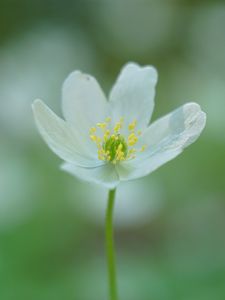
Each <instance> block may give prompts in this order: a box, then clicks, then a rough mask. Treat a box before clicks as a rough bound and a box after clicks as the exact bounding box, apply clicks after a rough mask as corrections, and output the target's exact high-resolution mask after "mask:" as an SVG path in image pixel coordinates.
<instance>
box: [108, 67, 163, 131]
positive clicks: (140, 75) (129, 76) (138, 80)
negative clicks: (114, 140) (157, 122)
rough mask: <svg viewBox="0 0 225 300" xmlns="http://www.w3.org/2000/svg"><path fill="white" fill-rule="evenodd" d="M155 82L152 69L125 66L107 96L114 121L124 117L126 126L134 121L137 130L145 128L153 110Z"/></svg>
mask: <svg viewBox="0 0 225 300" xmlns="http://www.w3.org/2000/svg"><path fill="white" fill-rule="evenodd" d="M156 82H157V71H156V69H155V68H154V67H152V66H145V67H140V66H139V65H137V64H134V63H128V64H127V65H125V67H124V68H123V69H122V71H121V73H120V75H119V77H118V79H117V81H116V83H115V85H114V86H113V88H112V90H111V93H110V96H109V101H110V105H111V108H112V117H113V119H114V121H118V120H119V119H120V118H121V117H124V118H125V120H124V121H125V122H126V124H128V123H131V122H132V121H134V120H135V119H136V120H137V121H138V124H137V125H138V128H140V129H143V128H145V127H146V126H147V125H148V124H149V121H150V118H151V115H152V112H153V109H154V96H155V85H156Z"/></svg>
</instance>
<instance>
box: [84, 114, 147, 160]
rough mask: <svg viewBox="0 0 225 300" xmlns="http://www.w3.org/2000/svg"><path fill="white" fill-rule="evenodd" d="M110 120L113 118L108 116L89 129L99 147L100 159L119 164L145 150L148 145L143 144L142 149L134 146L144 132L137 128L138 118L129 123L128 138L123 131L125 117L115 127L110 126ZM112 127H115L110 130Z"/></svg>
mask: <svg viewBox="0 0 225 300" xmlns="http://www.w3.org/2000/svg"><path fill="white" fill-rule="evenodd" d="M110 122H111V118H110V117H107V118H106V119H105V122H101V123H97V124H96V126H94V127H91V128H90V130H89V134H90V135H89V136H90V139H91V140H92V141H93V142H94V143H95V144H96V147H97V149H98V150H97V154H98V159H99V160H103V161H107V162H109V163H112V164H117V163H119V162H121V161H124V160H127V159H134V158H135V157H136V155H137V153H140V152H143V151H145V149H146V148H147V146H146V145H143V146H142V147H141V148H140V149H135V148H134V145H135V144H136V143H137V142H138V138H139V136H140V135H141V134H142V132H141V131H140V130H138V131H137V130H135V128H136V126H137V121H136V120H134V121H133V122H131V123H130V124H129V125H128V129H129V131H130V133H129V135H128V137H127V138H125V137H124V136H123V134H122V133H121V129H122V127H123V122H124V119H123V118H120V120H119V122H116V123H115V126H114V127H111V126H110V127H109V123H110ZM110 128H113V130H110ZM99 130H100V131H101V132H99ZM98 132H99V135H98Z"/></svg>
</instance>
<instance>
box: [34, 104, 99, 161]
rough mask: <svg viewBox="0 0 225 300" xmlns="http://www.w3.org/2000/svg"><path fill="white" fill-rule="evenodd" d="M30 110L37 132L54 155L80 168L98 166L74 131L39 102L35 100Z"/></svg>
mask: <svg viewBox="0 0 225 300" xmlns="http://www.w3.org/2000/svg"><path fill="white" fill-rule="evenodd" d="M32 108H33V113H34V117H35V121H36V124H37V127H38V129H39V132H40V134H41V135H42V137H43V139H44V140H45V142H46V143H47V144H48V146H49V147H50V148H51V150H52V151H53V152H54V153H56V154H57V155H58V156H59V157H60V158H62V159H63V160H65V161H67V162H71V163H74V164H77V165H80V166H88V167H91V166H96V165H98V164H99V162H98V161H97V160H95V159H94V157H92V156H91V153H90V152H89V149H88V148H87V147H86V145H85V144H82V140H80V139H79V138H78V136H77V135H76V133H75V131H74V130H73V129H72V128H71V127H70V126H69V125H68V124H67V123H66V122H65V121H64V120H62V119H61V118H59V117H58V116H57V115H56V114H55V113H54V112H53V111H52V110H50V109H49V108H48V107H47V106H46V105H45V104H44V103H43V102H42V101H41V100H38V99H37V100H35V101H34V103H33V104H32Z"/></svg>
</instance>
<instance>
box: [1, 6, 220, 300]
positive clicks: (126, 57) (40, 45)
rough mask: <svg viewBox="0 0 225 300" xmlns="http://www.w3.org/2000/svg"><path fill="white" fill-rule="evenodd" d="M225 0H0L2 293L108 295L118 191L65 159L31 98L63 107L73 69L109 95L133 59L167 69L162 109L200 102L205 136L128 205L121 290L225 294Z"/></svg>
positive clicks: (127, 293)
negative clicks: (109, 227)
mask: <svg viewBox="0 0 225 300" xmlns="http://www.w3.org/2000/svg"><path fill="white" fill-rule="evenodd" d="M224 29H225V3H224V1H200V0H199V1H188V0H187V1H169V0H168V1H160V0H158V1H157V0H156V1H142V0H140V1H138V0H136V1H135V0H130V1H129V0H127V1H125V0H121V1H119V0H115V1H110V0H108V1H94V0H93V1H91V0H90V1H72V0H70V1H69V0H64V1H59V0H55V1H54V0H46V1H35V0H29V1H28V0H20V1H17V0H0V104H1V106H0V299H1V300H20V299H23V300H40V299H41V300H51V299H53V300H61V299H65V300H106V299H107V282H106V279H107V278H106V264H105V256H104V227H103V221H104V209H105V205H106V194H107V191H106V190H104V189H102V188H100V187H96V186H92V185H90V184H86V183H81V182H79V181H78V180H77V179H75V178H73V177H71V176H70V175H68V174H66V173H63V172H61V171H60V170H59V168H58V167H59V165H60V163H61V161H60V159H58V158H57V157H56V156H55V155H54V154H53V153H52V152H51V151H50V150H49V149H48V148H47V146H46V145H45V144H44V142H43V141H42V139H41V138H40V136H39V135H38V132H37V130H36V128H35V126H34V122H33V118H32V113H31V108H30V104H31V102H32V101H33V100H34V99H35V98H41V99H43V100H44V101H45V102H46V103H47V104H48V105H49V106H50V107H51V108H52V109H53V110H54V111H55V112H57V113H58V114H61V111H60V98H61V85H62V82H63V80H64V79H65V77H66V76H67V75H68V74H69V73H70V72H71V71H73V70H75V69H81V70H83V71H84V72H87V73H90V74H92V75H94V76H95V77H97V79H98V80H99V82H100V83H101V85H102V87H103V89H104V91H105V92H106V93H108V91H109V89H110V87H111V86H112V84H113V82H114V80H115V78H116V76H117V74H118V72H119V70H120V68H121V67H122V65H124V64H125V63H126V62H128V61H136V62H138V63H140V64H143V65H145V64H152V65H154V66H155V67H156V68H157V69H158V72H159V83H158V85H157V93H156V109H155V112H154V116H153V119H155V118H157V117H159V116H162V115H164V114H166V113H167V112H169V111H171V110H173V109H175V108H176V107H178V106H180V105H182V104H184V103H185V102H188V101H196V102H198V103H199V104H201V106H202V108H203V110H204V111H206V112H207V115H208V120H207V126H206V129H205V130H204V133H203V134H202V136H201V138H200V139H199V140H198V141H197V142H196V144H194V145H192V146H191V147H190V148H189V149H187V150H186V151H185V152H184V153H183V154H182V155H181V156H179V157H178V158H177V159H175V160H174V161H172V162H170V163H168V164H167V165H165V166H163V167H162V168H160V169H159V170H157V171H156V172H154V173H153V174H151V175H150V176H148V177H146V178H144V179H141V180H137V181H134V182H129V183H126V184H125V183H124V184H121V186H120V187H119V189H118V197H117V202H116V216H115V227H116V245H117V263H118V277H119V289H120V295H121V300H151V299H152V300H203V299H204V300H211V299H216V300H220V299H221V300H222V299H225V234H224V229H225V31H224Z"/></svg>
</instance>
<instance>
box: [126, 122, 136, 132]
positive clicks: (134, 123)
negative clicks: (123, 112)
mask: <svg viewBox="0 0 225 300" xmlns="http://www.w3.org/2000/svg"><path fill="white" fill-rule="evenodd" d="M136 125H137V120H134V121H133V122H132V123H130V124H129V125H128V129H129V130H130V131H132V130H134V129H135V127H136Z"/></svg>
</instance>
